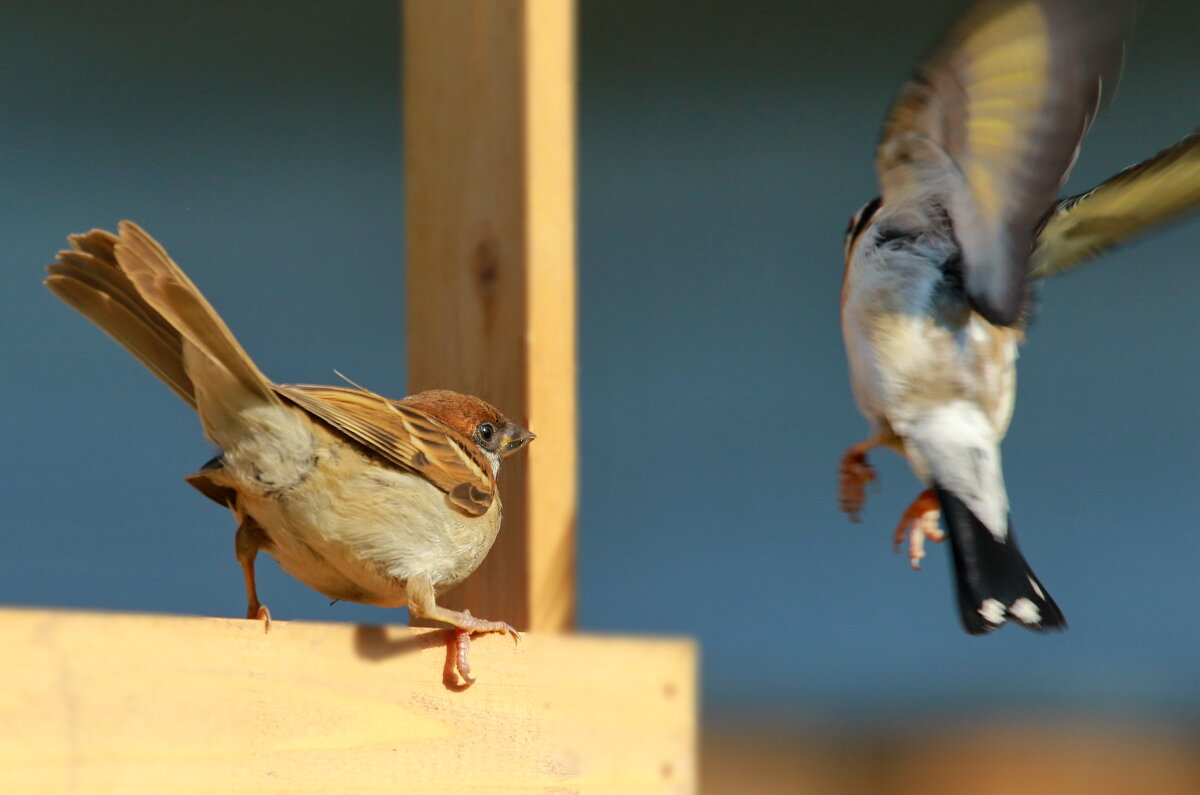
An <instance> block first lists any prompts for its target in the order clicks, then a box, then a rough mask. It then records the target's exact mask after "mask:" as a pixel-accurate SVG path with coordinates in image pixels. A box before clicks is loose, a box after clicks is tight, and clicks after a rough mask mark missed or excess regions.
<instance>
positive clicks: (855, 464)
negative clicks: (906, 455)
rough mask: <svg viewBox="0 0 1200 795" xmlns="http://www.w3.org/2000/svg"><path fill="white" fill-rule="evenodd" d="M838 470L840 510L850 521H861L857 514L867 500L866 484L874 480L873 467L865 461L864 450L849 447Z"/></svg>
mask: <svg viewBox="0 0 1200 795" xmlns="http://www.w3.org/2000/svg"><path fill="white" fill-rule="evenodd" d="M838 471H839V475H840V478H839V484H838V498H839V500H840V501H841V506H842V511H843V512H844V513H845V514H847V515H848V516H849V517H850V520H851V521H854V522H858V521H861V519H860V516H859V515H860V514H861V513H862V509H863V505H865V504H866V502H867V491H866V485H867V484H868V483H872V482H874V481H875V480H876V475H875V468H874V467H873V466H871V465H870V464H869V463H867V453H866V451H865V450H858V449H856V448H855V447H851V448H850V449H849V450H847V451H846V454H845V455H844V456H842V464H841V467H840V468H839V470H838Z"/></svg>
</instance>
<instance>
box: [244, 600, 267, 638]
mask: <svg viewBox="0 0 1200 795" xmlns="http://www.w3.org/2000/svg"><path fill="white" fill-rule="evenodd" d="M246 618H249V619H258V620H259V621H261V622H263V632H270V631H271V611H270V610H268V609H267V606H266V605H264V604H259V603H258V602H251V603H250V604H249V605H248V606H247V607H246Z"/></svg>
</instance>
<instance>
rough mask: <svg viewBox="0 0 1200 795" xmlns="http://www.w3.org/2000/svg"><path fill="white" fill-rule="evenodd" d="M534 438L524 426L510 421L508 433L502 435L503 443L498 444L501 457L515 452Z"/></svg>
mask: <svg viewBox="0 0 1200 795" xmlns="http://www.w3.org/2000/svg"><path fill="white" fill-rule="evenodd" d="M536 438H537V437H536V436H535V435H533V434H532V433H530V432H529V431H527V430H525V429H524V428H522V427H520V426H517V425H512V424H511V423H510V424H509V426H508V434H507V435H506V436H505V437H504V444H502V445H500V456H501V458H503V457H505V456H508V455H511V454H512V453H515V452H516V451H518V450H520V449H521V448H522V447H524V446H525V445H527V444H529V443H530V442H532V441H533V440H534V439H536Z"/></svg>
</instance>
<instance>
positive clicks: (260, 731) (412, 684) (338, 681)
mask: <svg viewBox="0 0 1200 795" xmlns="http://www.w3.org/2000/svg"><path fill="white" fill-rule="evenodd" d="M447 636H448V633H446V632H442V631H435V630H416V629H410V628H407V627H367V626H352V625H340V624H312V623H300V622H286V621H277V622H275V623H274V624H272V627H271V631H270V633H269V634H268V633H264V632H263V627H262V624H261V623H259V622H255V621H245V620H240V619H216V618H191V617H169V616H150V615H123V614H122V615H118V614H101V613H69V612H54V611H45V610H14V609H4V610H0V677H2V681H3V682H4V686H3V688H0V791H2V792H70V791H77V792H88V793H103V792H170V791H179V790H189V791H207V792H232V791H235V790H237V791H245V790H249V791H277V792H278V791H288V792H296V791H337V792H349V791H366V790H378V791H389V792H392V791H408V792H418V791H419V792H442V791H451V790H454V791H458V790H463V789H467V788H471V787H489V788H492V789H493V790H494V791H512V790H516V789H520V790H543V789H546V790H553V791H613V792H627V791H666V792H687V791H692V790H694V788H695V760H694V744H695V740H696V738H695V734H694V731H695V730H694V726H695V721H696V713H695V709H696V707H695V698H696V692H695V688H696V682H695V662H696V660H695V649H694V647H693V645H692V644H691V643H690V642H688V641H683V640H643V639H630V638H616V637H609V638H594V637H583V636H561V635H545V636H543V635H536V634H535V635H527V636H526V639H525V641H524V642H523V643H522V644H521V645H520V646H514V644H513V643H512V641H511V640H510V639H507V638H502V637H497V636H485V637H480V638H477V639H476V641H475V642H474V644H473V655H472V657H473V659H472V662H473V667H474V669H475V671H476V673H477V675H478V679H477V681H476V683H475V684H474V685H473V686H471V687H470V688H468V689H466V690H456V689H455V688H453V687H450V686H448V685H447V684H446V683H444V682H443V668H444V666H445V664H446V662H447V643H446V638H447Z"/></svg>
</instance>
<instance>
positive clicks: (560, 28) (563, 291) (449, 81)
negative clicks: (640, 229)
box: [403, 0, 577, 632]
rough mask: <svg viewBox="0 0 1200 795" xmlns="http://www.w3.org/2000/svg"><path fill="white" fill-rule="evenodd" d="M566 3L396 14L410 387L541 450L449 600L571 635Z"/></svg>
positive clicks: (520, 465)
mask: <svg viewBox="0 0 1200 795" xmlns="http://www.w3.org/2000/svg"><path fill="white" fill-rule="evenodd" d="M574 25H575V21H574V4H573V3H572V2H571V1H570V0H540V1H539V2H532V1H529V2H527V1H526V0H461V1H460V2H445V1H444V0H406V2H405V4H404V43H403V53H404V56H403V57H404V168H405V197H406V198H405V203H406V219H405V220H406V230H407V232H406V235H407V257H406V263H405V265H406V268H407V274H408V336H407V340H408V363H409V364H408V366H409V389H410V391H417V390H421V389H429V388H434V387H445V388H449V389H457V390H459V391H462V392H468V393H471V394H475V395H478V396H480V397H482V398H484V399H485V400H488V401H490V402H491V403H493V404H495V405H496V406H497V407H498V408H499V409H500V410H501V411H503V412H505V413H506V414H507V415H508V416H509V417H510V418H512V419H514V420H516V421H517V422H521V423H526V424H527V426H528V427H529V428H530V429H531V430H532V431H534V432H535V433H536V434H537V435H538V438H537V440H536V441H535V442H534V443H533V444H532V445H531V446H530V447H529V448H528V450H526V451H524V452H522V453H521V454H519V455H517V456H515V457H514V458H513V459H510V460H509V461H507V462H505V466H504V470H503V471H502V472H501V474H500V490H501V495H502V497H503V501H504V525H503V529H502V530H501V533H500V538H499V539H498V541H497V542H496V545H495V547H494V548H493V549H492V552H491V554H490V555H489V556H488V558H487V560H486V561H484V564H483V566H482V567H481V568H480V569H479V571H478V572H476V573H475V574H474V575H473V576H472V577H471V578H470V579H468V580H467V582H466V583H464V584H463V585H462V586H460V587H458V588H456V589H455V590H454V592H452V593H451V594H448V595H447V598H446V600H445V601H446V604H447V605H448V606H455V607H458V608H463V607H467V608H470V609H471V611H472V612H474V613H475V614H476V615H486V616H489V617H493V618H498V619H503V620H505V621H508V622H509V623H511V624H513V625H514V626H516V627H517V628H519V629H531V630H533V631H536V632H544V631H560V630H564V629H569V628H571V627H572V626H573V625H574V621H575V583H574V577H575V536H574V531H575V504H576V477H577V465H576V438H575V437H576V405H575V404H576V384H575V381H576V377H575V336H576V332H575V325H576V324H575V250H574V249H575V220H574V216H575V142H574V139H575V121H574V115H575V107H574V101H575V99H574V96H575V95H574V92H575V60H574V59H575V55H574Z"/></svg>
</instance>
